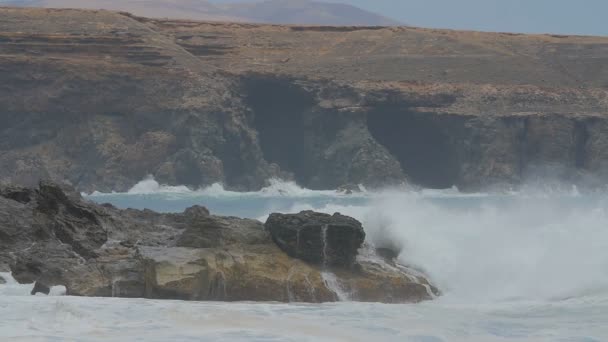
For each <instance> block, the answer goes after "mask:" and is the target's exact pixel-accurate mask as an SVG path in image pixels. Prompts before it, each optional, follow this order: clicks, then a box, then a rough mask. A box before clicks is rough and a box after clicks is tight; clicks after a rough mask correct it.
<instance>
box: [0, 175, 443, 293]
mask: <svg viewBox="0 0 608 342" xmlns="http://www.w3.org/2000/svg"><path fill="white" fill-rule="evenodd" d="M3 189H4V188H1V187H0V237H2V238H1V239H0V261H1V262H4V263H7V264H10V271H11V272H12V274H13V276H14V278H15V279H16V280H17V281H18V282H20V283H35V284H36V285H35V289H34V291H33V293H37V292H42V293H45V292H47V289H49V288H51V287H52V286H57V285H62V286H65V287H66V290H67V294H68V295H75V296H105V297H110V296H115V297H135V298H144V297H145V298H158V299H188V300H226V301H282V302H287V301H301V302H326V301H335V300H338V299H339V296H338V295H337V294H336V293H337V292H336V291H337V288H336V286H338V287H340V288H344V289H345V291H347V292H348V293H349V298H350V299H352V300H361V301H381V302H417V301H420V300H427V299H431V298H432V292H430V291H428V289H429V285H428V282H427V281H426V280H425V279H423V278H415V277H413V276H412V275H410V274H408V272H406V271H403V270H399V269H398V268H396V267H387V266H385V265H380V264H377V263H375V264H374V263H370V262H368V261H365V260H363V261H358V263H357V264H356V266H353V263H354V262H355V260H354V258H355V255H356V249H357V248H358V246H360V245H361V242H362V241H363V239H364V236H365V235H364V233H363V230H362V228H361V225H360V223H358V222H357V221H356V220H354V219H351V218H349V217H345V216H342V215H339V214H336V215H334V216H330V215H323V214H317V213H312V212H305V213H301V214H299V215H295V217H296V218H298V219H297V220H296V221H298V220H303V221H298V222H304V223H306V224H308V228H304V230H303V231H302V232H301V234H302V236H303V239H302V244H301V246H300V247H301V250H302V251H305V253H301V254H300V257H302V256H306V255H311V256H312V255H314V254H315V253H317V254H319V253H320V254H319V255H322V253H323V250H324V248H323V247H322V245H321V241H320V240H319V239H320V235H319V232H320V230H319V229H322V228H323V226H325V225H326V226H327V241H328V244H327V246H326V248H325V252H326V255H327V256H328V258H327V260H328V263H327V266H333V265H340V266H347V265H348V266H352V267H342V268H339V269H336V270H335V272H336V274H337V278H336V279H335V280H332V281H331V282H330V281H328V280H327V275H328V273H327V272H329V270H328V269H327V268H326V267H324V265H323V262H322V261H321V260H320V259H319V255H317V257H316V258H317V259H316V261H317V262H316V263H307V262H305V261H302V260H299V259H298V258H292V257H290V256H289V255H288V254H287V253H285V252H284V251H283V250H281V249H280V248H279V247H278V246H277V244H275V242H273V239H272V237H271V233H270V232H269V231H267V230H265V229H264V226H263V225H262V223H260V222H258V221H254V220H245V219H239V218H235V217H220V216H214V215H211V214H210V213H209V211H208V210H207V209H206V208H204V207H200V206H195V207H192V208H189V209H187V210H186V211H185V212H184V213H180V214H160V213H156V212H153V211H150V210H133V209H128V210H119V209H117V208H115V207H113V206H108V205H97V204H94V203H91V202H88V201H86V200H84V199H82V198H81V197H80V195H79V194H77V193H75V192H73V191H72V190H71V189H70V188H69V187H67V188H66V187H64V186H60V185H57V184H54V183H49V182H42V183H41V184H40V187H39V188H38V189H26V191H27V192H28V193H30V194H31V198H30V201H29V202H27V203H22V201H17V200H15V199H9V198H6V197H3V196H2V195H1V194H7V193H13V192H7V191H3ZM11 197H12V196H11ZM274 217H275V219H277V218H278V216H276V215H275V216H274ZM281 217H282V218H284V217H283V216H281ZM306 224H304V226H306ZM315 225H316V226H315ZM319 225H322V226H319ZM314 227H316V228H314ZM308 229H310V230H308ZM275 240H276V239H275ZM185 246H187V247H185ZM332 279H333V278H332Z"/></svg>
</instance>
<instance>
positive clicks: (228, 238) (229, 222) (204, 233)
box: [176, 208, 270, 248]
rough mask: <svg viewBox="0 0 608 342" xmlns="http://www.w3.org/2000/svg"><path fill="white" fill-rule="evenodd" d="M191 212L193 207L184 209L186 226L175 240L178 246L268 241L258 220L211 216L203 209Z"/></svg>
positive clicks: (261, 242)
mask: <svg viewBox="0 0 608 342" xmlns="http://www.w3.org/2000/svg"><path fill="white" fill-rule="evenodd" d="M198 210H200V209H198ZM205 210H206V209H205ZM193 212H194V209H193V208H190V209H188V210H186V213H185V215H186V225H187V228H186V230H185V231H184V232H183V234H182V235H181V236H180V237H179V238H178V240H177V243H176V245H177V246H178V247H192V248H213V247H219V246H227V245H232V244H236V243H240V244H249V245H253V244H264V243H268V242H269V241H270V236H269V234H268V232H266V231H265V230H264V226H263V225H262V223H260V222H259V221H255V220H247V219H239V218H235V217H219V216H211V215H209V212H208V211H207V214H206V215H204V211H203V212H199V213H198V214H196V215H195V214H194V213H193Z"/></svg>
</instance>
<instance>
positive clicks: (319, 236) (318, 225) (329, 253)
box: [265, 211, 365, 267]
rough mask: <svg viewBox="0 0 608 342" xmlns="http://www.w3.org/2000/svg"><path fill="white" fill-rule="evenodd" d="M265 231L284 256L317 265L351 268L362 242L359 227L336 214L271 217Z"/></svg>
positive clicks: (353, 221) (278, 215) (357, 223)
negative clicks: (284, 253) (285, 254)
mask: <svg viewBox="0 0 608 342" xmlns="http://www.w3.org/2000/svg"><path fill="white" fill-rule="evenodd" d="M265 227H266V229H267V230H268V231H269V232H270V234H271V235H272V238H273V240H274V241H275V243H276V244H277V245H278V246H279V247H280V248H281V249H282V250H283V251H284V252H286V253H287V254H289V255H290V256H292V257H294V258H298V259H301V260H304V261H307V262H310V263H313V264H318V265H326V266H343V267H349V266H352V265H353V263H354V261H355V258H356V256H357V253H358V250H359V248H360V247H361V246H362V244H363V241H364V240H365V232H364V231H363V226H362V225H361V223H360V222H359V221H357V220H355V219H353V218H351V217H348V216H344V215H341V214H339V213H336V214H334V215H333V216H332V215H328V214H322V213H315V212H313V211H303V212H301V213H299V214H291V215H285V214H272V215H270V217H269V218H268V220H267V221H266V224H265Z"/></svg>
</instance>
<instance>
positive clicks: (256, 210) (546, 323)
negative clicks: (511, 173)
mask: <svg viewBox="0 0 608 342" xmlns="http://www.w3.org/2000/svg"><path fill="white" fill-rule="evenodd" d="M362 190H363V191H362V192H361V193H355V194H351V195H346V194H340V193H336V192H334V191H312V190H307V189H302V188H300V187H298V186H297V185H296V184H294V183H289V182H280V181H275V182H273V183H272V185H271V186H270V187H268V188H266V189H263V190H262V191H259V192H250V193H237V192H230V191H226V190H224V189H223V188H222V187H221V186H220V185H214V186H212V187H209V188H207V189H203V190H199V191H192V190H189V189H187V188H185V187H167V186H161V185H159V184H158V183H156V182H155V181H154V180H153V179H147V180H144V181H142V182H140V183H139V184H138V185H136V186H135V187H134V188H133V189H131V191H129V192H128V193H112V194H101V193H94V194H89V195H86V196H87V197H88V198H89V199H91V200H93V201H96V202H100V203H104V202H109V203H112V204H114V205H116V206H118V207H121V208H127V207H131V208H139V209H143V208H148V209H152V210H156V211H162V212H180V211H183V210H184V209H185V208H187V207H189V206H192V205H194V204H198V205H204V206H206V207H207V208H209V209H210V211H211V212H212V213H214V214H218V215H231V216H239V217H249V218H255V219H259V220H262V221H263V220H265V219H266V217H267V216H268V215H269V214H270V213H272V212H284V213H290V212H299V211H301V210H306V209H312V210H317V211H322V212H327V213H334V212H340V213H342V214H345V215H350V216H353V217H355V218H357V219H359V220H360V221H361V222H363V224H364V227H365V229H366V233H367V238H368V242H369V243H371V244H374V245H376V246H386V245H391V246H393V247H398V248H400V249H401V251H402V252H401V254H400V256H399V259H400V261H401V262H402V263H404V264H407V265H409V266H412V267H415V268H417V269H419V270H421V271H423V272H424V273H426V274H427V275H428V277H429V278H430V279H431V280H432V282H433V283H434V284H435V285H436V286H437V287H438V288H439V289H440V290H441V291H442V296H440V297H438V298H437V299H435V300H433V301H429V302H424V303H420V304H409V305H401V304H399V305H386V304H376V303H354V302H339V303H329V304H303V303H290V304H279V303H219V302H210V303H204V302H181V301H158V300H146V299H119V298H78V297H68V296H64V295H63V294H64V292H65V291H64V289H62V288H60V287H59V288H54V289H53V291H52V293H51V295H50V296H44V295H38V296H34V297H32V296H30V295H29V291H30V289H31V285H19V284H16V283H15V282H14V281H13V280H12V278H11V277H10V274H1V276H2V277H3V278H5V279H6V280H8V282H7V284H5V285H0V341H108V340H111V341H370V340H375V341H415V342H439V341H564V342H566V341H567V342H574V341H580V342H591V341H608V253H607V252H606V251H608V193H600V192H598V193H593V194H581V193H579V192H578V191H577V190H576V188H574V187H572V188H570V187H566V190H564V189H563V188H561V189H559V190H556V191H551V190H550V189H549V190H548V189H546V188H543V189H538V188H530V189H524V190H521V191H518V192H511V193H502V194H484V193H479V194H463V193H460V192H459V191H458V190H457V189H450V190H442V191H436V190H414V189H408V188H401V189H387V190H384V191H373V192H372V191H365V189H362Z"/></svg>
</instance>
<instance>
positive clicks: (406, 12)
mask: <svg viewBox="0 0 608 342" xmlns="http://www.w3.org/2000/svg"><path fill="white" fill-rule="evenodd" d="M212 1H213V2H218V3H226V2H243V0H212ZM245 1H247V2H255V0H245ZM319 1H325V2H342V3H348V4H352V5H356V6H359V7H361V8H365V9H368V10H372V11H374V12H378V13H380V14H384V15H386V16H389V17H392V18H395V19H398V20H400V21H402V22H404V23H406V24H409V25H414V26H425V27H437V28H456V29H474V30H485V31H510V32H527V33H547V32H549V33H563V34H592V35H608V0H319Z"/></svg>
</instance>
